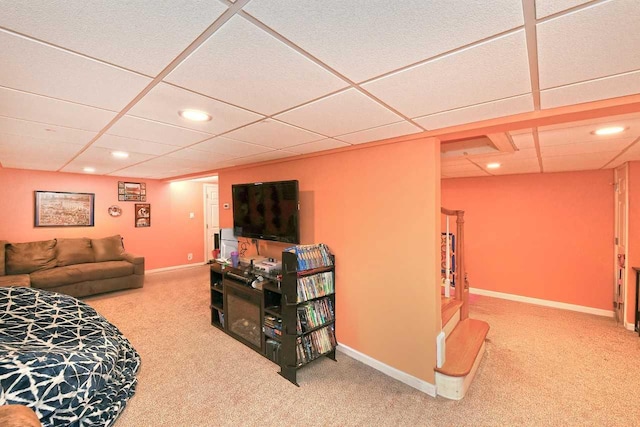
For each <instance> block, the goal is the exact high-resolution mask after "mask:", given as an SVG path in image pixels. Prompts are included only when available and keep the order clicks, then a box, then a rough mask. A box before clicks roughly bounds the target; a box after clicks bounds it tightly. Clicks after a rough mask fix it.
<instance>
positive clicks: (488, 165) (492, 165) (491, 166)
mask: <svg viewBox="0 0 640 427" xmlns="http://www.w3.org/2000/svg"><path fill="white" fill-rule="evenodd" d="M499 167H500V163H489V164H487V169H498V168H499Z"/></svg>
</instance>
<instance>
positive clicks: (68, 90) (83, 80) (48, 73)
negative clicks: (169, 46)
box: [0, 29, 151, 111]
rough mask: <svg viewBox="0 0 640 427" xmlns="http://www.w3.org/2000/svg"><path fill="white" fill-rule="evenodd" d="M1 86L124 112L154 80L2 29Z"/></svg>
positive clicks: (0, 33) (0, 41)
mask: <svg viewBox="0 0 640 427" xmlns="http://www.w3.org/2000/svg"><path fill="white" fill-rule="evenodd" d="M0 46H2V50H0V60H1V61H2V64H3V65H2V67H0V85H1V86H5V87H10V88H12V89H18V90H22V91H25V92H30V93H36V94H39V95H45V96H49V97H52V98H57V99H62V100H66V101H72V102H77V103H80V104H84V105H90V106H93V107H100V108H105V109H109V110H113V111H120V110H121V109H122V108H123V107H124V106H125V105H127V104H128V103H129V102H131V100H132V99H133V98H134V97H135V96H136V95H138V93H140V91H141V90H142V89H144V88H145V87H146V86H147V85H148V84H149V83H150V82H151V79H149V78H148V77H143V76H140V75H138V74H135V73H132V72H129V71H124V70H121V69H119V68H116V67H113V66H111V65H105V64H102V63H100V62H97V61H94V60H92V59H87V58H84V57H82V56H79V55H76V54H74V53H69V52H66V51H63V50H61V49H58V48H54V47H51V46H47V45H44V44H42V43H40V42H36V41H33V40H29V39H26V38H24V37H21V36H17V35H13V34H10V33H8V32H6V31H3V30H1V29H0Z"/></svg>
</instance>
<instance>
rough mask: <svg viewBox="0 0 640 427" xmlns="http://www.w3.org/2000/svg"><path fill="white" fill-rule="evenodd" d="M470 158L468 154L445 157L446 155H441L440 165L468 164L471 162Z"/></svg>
mask: <svg viewBox="0 0 640 427" xmlns="http://www.w3.org/2000/svg"><path fill="white" fill-rule="evenodd" d="M469 163H470V162H469V160H468V159H467V157H466V156H461V157H445V156H444V155H441V156H440V165H441V166H445V165H446V166H458V165H467V164H469Z"/></svg>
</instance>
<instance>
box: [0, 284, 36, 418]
mask: <svg viewBox="0 0 640 427" xmlns="http://www.w3.org/2000/svg"><path fill="white" fill-rule="evenodd" d="M0 286H2V287H6V286H24V287H26V288H28V287H29V286H31V280H30V279H29V275H28V274H12V275H10V276H0ZM0 425H1V424H0Z"/></svg>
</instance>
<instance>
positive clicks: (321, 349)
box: [296, 325, 336, 366]
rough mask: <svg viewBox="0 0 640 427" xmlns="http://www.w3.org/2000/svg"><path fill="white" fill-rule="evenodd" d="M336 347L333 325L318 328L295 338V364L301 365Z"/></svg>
mask: <svg viewBox="0 0 640 427" xmlns="http://www.w3.org/2000/svg"><path fill="white" fill-rule="evenodd" d="M335 347H336V336H335V333H334V328H333V325H329V326H327V327H325V328H322V329H318V330H317V331H313V332H311V333H310V334H309V335H304V336H301V337H298V338H297V341H296V356H297V365H298V366H300V365H303V364H305V363H307V362H310V361H312V360H313V359H316V358H318V357H319V356H322V355H323V354H325V353H328V352H330V351H331V350H333V349H334V348H335Z"/></svg>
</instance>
